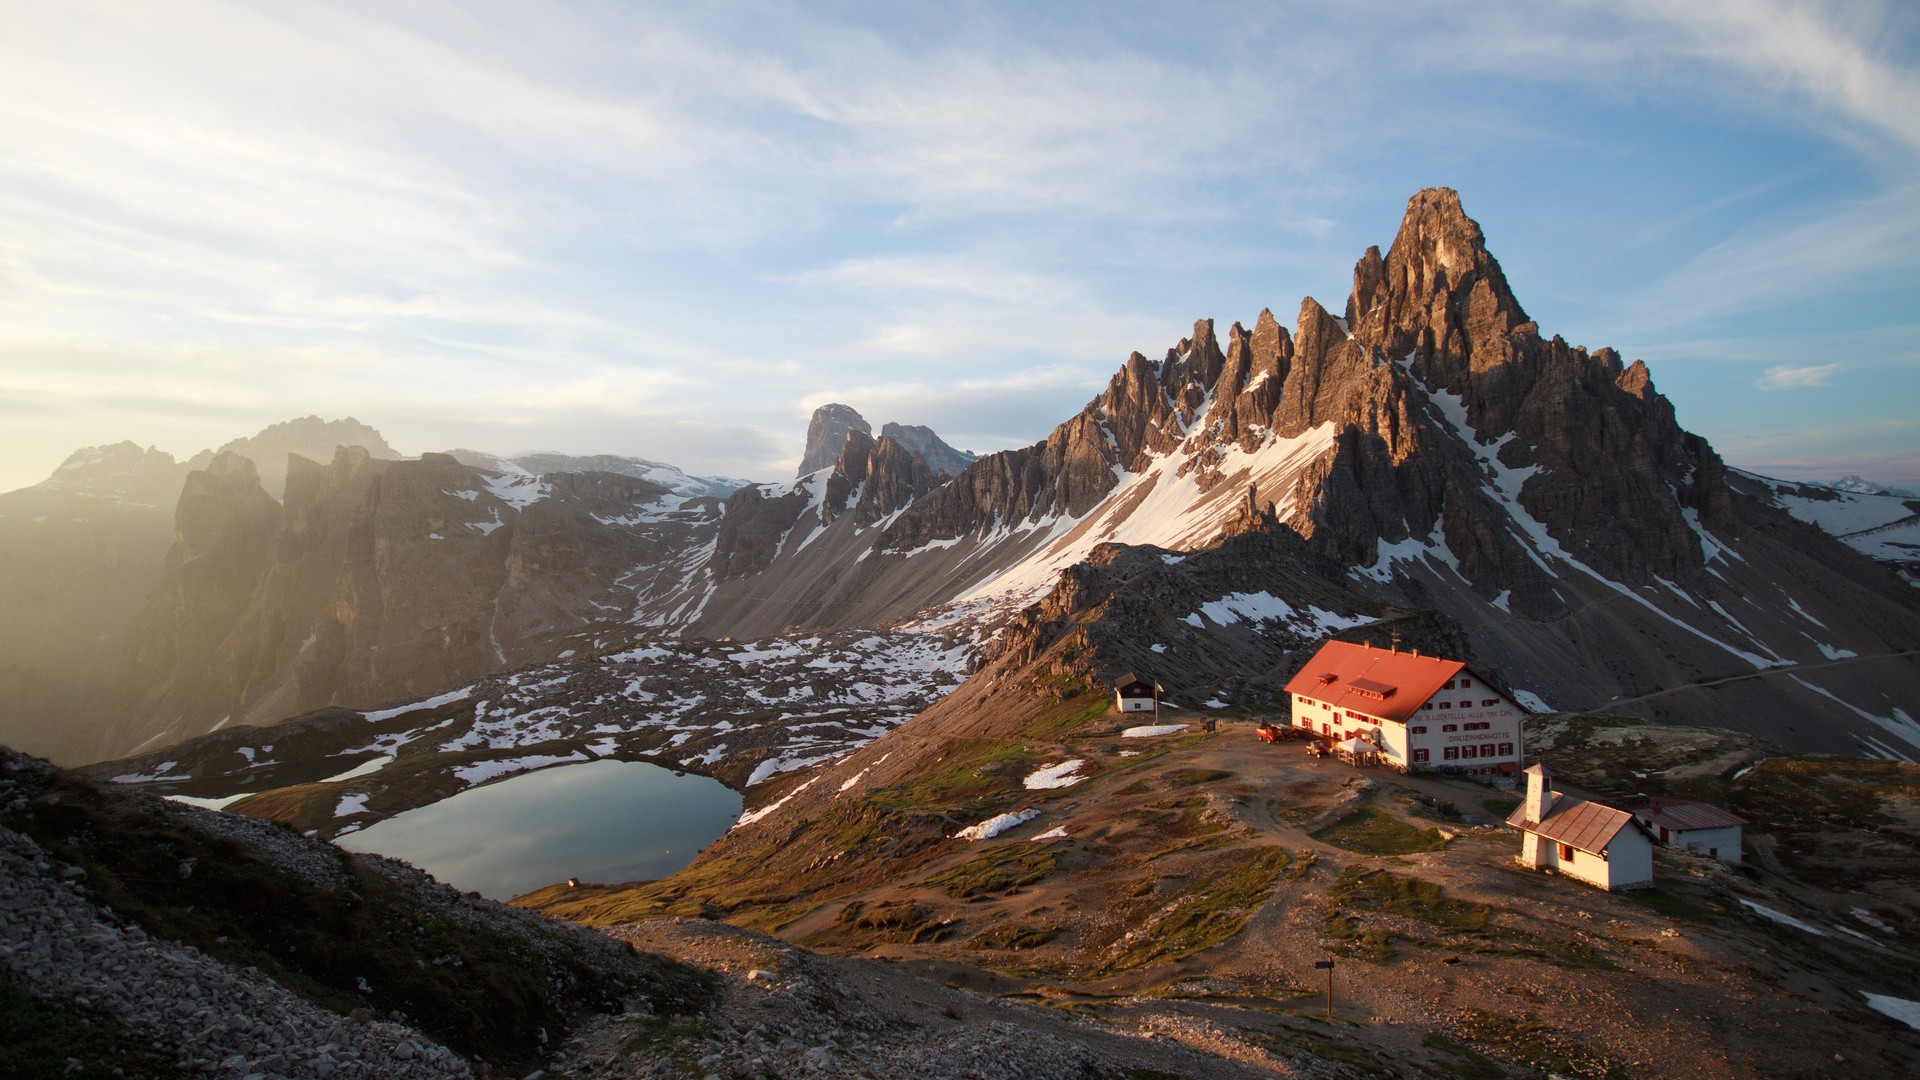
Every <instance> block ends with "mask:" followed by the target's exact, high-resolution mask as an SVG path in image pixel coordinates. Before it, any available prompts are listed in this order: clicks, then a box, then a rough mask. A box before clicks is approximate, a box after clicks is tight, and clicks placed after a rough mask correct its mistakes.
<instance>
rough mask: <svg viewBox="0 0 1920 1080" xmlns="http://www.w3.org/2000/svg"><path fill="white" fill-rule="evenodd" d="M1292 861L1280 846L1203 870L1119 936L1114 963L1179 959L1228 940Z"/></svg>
mask: <svg viewBox="0 0 1920 1080" xmlns="http://www.w3.org/2000/svg"><path fill="white" fill-rule="evenodd" d="M1292 861H1293V857H1292V856H1290V855H1288V854H1287V853H1286V852H1285V851H1283V850H1281V849H1280V848H1277V847H1261V848H1255V849H1252V850H1250V851H1248V852H1246V853H1245V854H1244V855H1242V856H1241V857H1240V858H1239V859H1238V860H1237V861H1235V862H1232V863H1229V864H1228V865H1227V866H1226V867H1224V868H1223V870H1222V871H1221V872H1219V873H1218V874H1208V875H1205V876H1204V877H1203V879H1202V880H1200V881H1198V882H1196V883H1195V884H1192V885H1189V886H1188V887H1187V888H1185V889H1183V890H1181V891H1180V893H1179V894H1178V895H1177V896H1175V897H1174V899H1173V900H1172V901H1171V902H1169V903H1166V904H1163V905H1161V906H1160V907H1159V909H1158V910H1157V911H1155V912H1154V913H1153V914H1152V915H1151V916H1149V917H1148V918H1147V919H1146V921H1145V922H1143V923H1142V924H1141V925H1140V926H1139V928H1138V929H1136V930H1134V931H1133V932H1131V933H1129V934H1128V935H1127V936H1126V937H1125V938H1123V939H1121V945H1122V946H1123V949H1122V951H1121V953H1120V955H1119V956H1118V957H1117V958H1116V959H1115V960H1114V962H1113V965H1112V966H1113V967H1114V969H1115V970H1126V969H1128V968H1137V967H1143V966H1145V965H1147V964H1152V963H1156V962H1158V961H1161V960H1178V959H1180V958H1181V957H1183V956H1192V955H1193V954H1194V953H1197V952H1201V951H1203V950H1206V949H1211V948H1213V947H1214V946H1215V945H1218V944H1220V943H1222V942H1224V941H1227V940H1229V939H1231V938H1232V937H1234V936H1235V935H1236V934H1238V933H1240V931H1241V930H1244V929H1246V925H1247V922H1248V920H1250V919H1252V918H1253V913H1254V912H1255V911H1257V910H1259V908H1260V905H1261V904H1263V903H1265V902H1266V899H1267V897H1269V896H1271V895H1273V889H1274V885H1275V883H1276V882H1278V880H1279V878H1280V873H1281V871H1283V870H1285V869H1286V868H1287V866H1288V864H1290V863H1291V862H1292Z"/></svg>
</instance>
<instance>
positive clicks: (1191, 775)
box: [1167, 769, 1238, 787]
mask: <svg viewBox="0 0 1920 1080" xmlns="http://www.w3.org/2000/svg"><path fill="white" fill-rule="evenodd" d="M1236 775H1238V774H1236V773H1230V772H1228V771H1226V770H1225V769H1175V770H1173V771H1172V772H1170V773H1168V774H1167V783H1168V784H1169V785H1171V786H1173V787H1188V786H1190V785H1193V784H1212V783H1216V782H1218V781H1221V780H1231V779H1233V778H1234V776H1236Z"/></svg>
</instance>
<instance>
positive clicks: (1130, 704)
mask: <svg viewBox="0 0 1920 1080" xmlns="http://www.w3.org/2000/svg"><path fill="white" fill-rule="evenodd" d="M1119 701H1120V711H1121V712H1152V711H1153V699H1152V698H1150V697H1123V698H1120V699H1119Z"/></svg>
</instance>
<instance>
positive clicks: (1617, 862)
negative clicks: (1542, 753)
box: [1507, 765, 1653, 889]
mask: <svg viewBox="0 0 1920 1080" xmlns="http://www.w3.org/2000/svg"><path fill="white" fill-rule="evenodd" d="M1507 824H1509V825H1511V826H1513V827H1514V828H1516V829H1519V830H1520V832H1521V836H1522V841H1521V845H1520V865H1522V866H1524V867H1526V868H1528V869H1529V870H1552V871H1553V872H1555V873H1558V874H1565V875H1566V876H1568V877H1573V878H1579V879H1580V880H1581V881H1584V882H1586V883H1587V884H1589V885H1598V886H1599V887H1601V888H1603V889H1637V888H1644V887H1646V886H1648V885H1651V884H1653V838H1652V837H1651V836H1650V835H1649V834H1648V833H1646V832H1645V831H1644V830H1643V829H1642V828H1641V827H1640V825H1639V824H1638V823H1636V822H1635V821H1634V817H1633V815H1632V814H1629V813H1627V812H1626V811H1625V810H1616V809H1614V808H1613V807H1611V806H1607V805H1605V804H1604V803H1597V802H1592V801H1589V800H1587V799H1576V798H1572V797H1571V796H1568V795H1563V794H1561V793H1560V792H1558V791H1555V790H1553V778H1552V776H1551V775H1550V774H1549V773H1548V772H1547V767H1546V766H1545V765H1532V766H1529V767H1528V768H1527V797H1526V798H1525V799H1523V800H1522V801H1521V803H1520V807H1519V809H1517V810H1515V811H1514V812H1513V814H1512V815H1511V816H1510V817H1508V818H1507Z"/></svg>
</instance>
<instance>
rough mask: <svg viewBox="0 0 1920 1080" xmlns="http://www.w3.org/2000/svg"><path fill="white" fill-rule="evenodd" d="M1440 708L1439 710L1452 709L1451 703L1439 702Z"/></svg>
mask: <svg viewBox="0 0 1920 1080" xmlns="http://www.w3.org/2000/svg"><path fill="white" fill-rule="evenodd" d="M1440 707H1441V708H1443V709H1451V708H1453V702H1451V701H1443V702H1441V703H1440Z"/></svg>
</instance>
